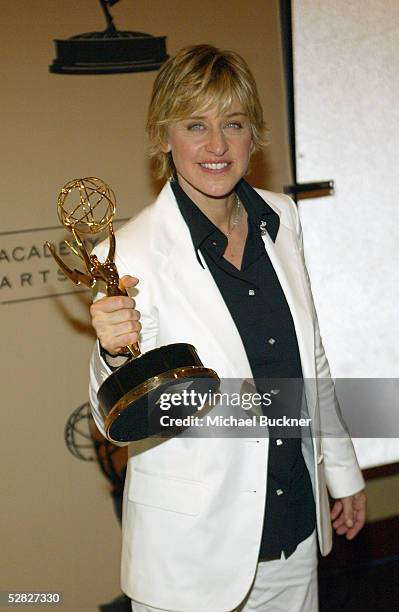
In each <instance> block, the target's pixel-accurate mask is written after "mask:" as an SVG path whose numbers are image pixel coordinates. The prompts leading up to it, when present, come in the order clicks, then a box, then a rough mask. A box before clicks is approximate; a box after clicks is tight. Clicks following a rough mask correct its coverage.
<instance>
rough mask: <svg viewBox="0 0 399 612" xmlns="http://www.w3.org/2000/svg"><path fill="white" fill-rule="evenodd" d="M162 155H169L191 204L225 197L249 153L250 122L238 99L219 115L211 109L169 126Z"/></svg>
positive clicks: (244, 172)
mask: <svg viewBox="0 0 399 612" xmlns="http://www.w3.org/2000/svg"><path fill="white" fill-rule="evenodd" d="M163 151H164V152H165V153H166V152H170V153H171V154H172V158H173V162H174V165H175V168H176V173H177V178H178V181H179V183H180V185H181V186H182V188H183V189H184V191H185V192H186V193H187V194H188V195H189V196H190V197H191V199H192V200H193V201H194V202H196V203H199V202H198V200H199V201H203V199H204V198H206V199H209V198H224V197H226V196H228V195H229V194H230V193H231V192H232V191H233V190H234V188H235V186H236V184H237V183H238V181H239V180H240V179H241V178H242V177H243V176H244V175H245V174H246V172H247V169H248V165H249V160H250V156H251V152H252V136H251V127H250V122H249V118H248V116H247V114H246V112H245V110H244V108H243V106H242V104H241V102H240V101H239V99H238V97H237V96H236V95H235V96H234V97H233V100H232V104H231V105H230V107H229V108H227V109H226V110H225V111H224V112H223V113H222V114H219V113H218V111H217V110H216V108H211V109H210V110H207V111H200V112H198V114H196V115H195V116H191V117H188V118H187V119H181V120H179V121H175V122H173V123H171V124H170V125H168V128H167V134H166V143H165V144H164V147H163Z"/></svg>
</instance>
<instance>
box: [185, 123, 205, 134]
mask: <svg viewBox="0 0 399 612" xmlns="http://www.w3.org/2000/svg"><path fill="white" fill-rule="evenodd" d="M187 129H188V130H191V131H194V132H196V131H200V130H203V129H205V128H204V126H203V124H202V123H190V124H189V125H188V126H187Z"/></svg>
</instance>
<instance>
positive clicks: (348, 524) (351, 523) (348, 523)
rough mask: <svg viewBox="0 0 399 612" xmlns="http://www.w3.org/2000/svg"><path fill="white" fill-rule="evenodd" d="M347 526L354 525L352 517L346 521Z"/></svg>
mask: <svg viewBox="0 0 399 612" xmlns="http://www.w3.org/2000/svg"><path fill="white" fill-rule="evenodd" d="M346 526H347V527H352V526H353V521H351V520H350V519H348V520H347V521H346Z"/></svg>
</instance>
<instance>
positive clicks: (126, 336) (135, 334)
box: [99, 321, 141, 354]
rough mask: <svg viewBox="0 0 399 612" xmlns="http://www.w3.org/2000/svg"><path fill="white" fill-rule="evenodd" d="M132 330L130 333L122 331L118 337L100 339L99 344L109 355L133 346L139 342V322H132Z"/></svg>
mask: <svg viewBox="0 0 399 612" xmlns="http://www.w3.org/2000/svg"><path fill="white" fill-rule="evenodd" d="M134 325H135V327H134V329H133V330H131V331H126V330H125V331H123V332H122V333H120V334H118V335H113V336H103V337H100V338H99V340H100V344H101V346H103V347H104V348H105V349H106V350H107V351H108V352H109V353H111V354H116V353H118V352H120V351H121V349H124V348H125V347H126V346H129V345H130V344H135V343H136V342H138V340H139V333H140V329H141V324H140V322H139V321H135V322H134Z"/></svg>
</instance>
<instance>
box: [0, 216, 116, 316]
mask: <svg viewBox="0 0 399 612" xmlns="http://www.w3.org/2000/svg"><path fill="white" fill-rule="evenodd" d="M125 220H126V219H118V220H117V221H114V224H115V225H118V224H119V223H122V222H123V221H125ZM49 238H50V239H51V242H53V243H54V247H55V250H56V253H57V254H58V255H59V256H60V257H62V259H64V260H65V261H66V262H67V264H68V266H69V267H71V268H74V267H75V266H77V265H78V262H79V260H78V259H77V258H75V256H74V255H73V254H72V253H71V251H70V250H69V249H68V247H67V246H66V245H65V244H64V242H63V241H64V240H65V238H66V239H69V240H70V238H71V235H70V234H69V233H68V232H66V231H65V229H64V228H63V227H62V226H54V227H40V228H34V229H21V230H15V231H10V232H1V233H0V303H1V304H2V305H5V304H15V303H16V302H24V301H29V300H38V299H43V298H50V297H56V296H60V295H68V294H72V293H77V292H81V291H90V289H87V288H82V287H81V286H77V287H76V288H74V287H73V285H71V283H70V281H69V280H68V279H67V278H66V276H65V274H64V273H63V272H62V271H61V270H60V269H59V268H58V266H57V264H56V263H55V261H54V259H53V258H52V256H51V254H50V251H49V250H48V248H47V247H46V246H45V244H44V243H45V241H46V240H48V239H49ZM101 240H102V238H101V237H97V236H87V238H85V240H84V243H85V246H86V248H87V251H88V252H89V253H90V252H91V250H92V249H93V248H94V247H95V245H96V244H97V242H99V241H101ZM80 264H81V262H80Z"/></svg>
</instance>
